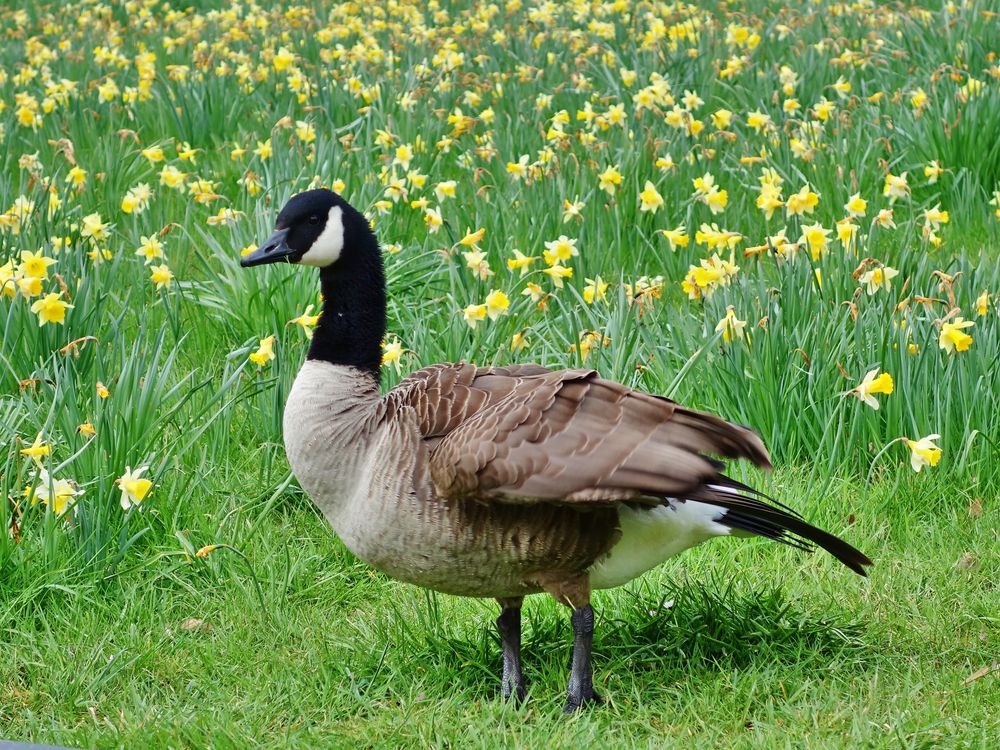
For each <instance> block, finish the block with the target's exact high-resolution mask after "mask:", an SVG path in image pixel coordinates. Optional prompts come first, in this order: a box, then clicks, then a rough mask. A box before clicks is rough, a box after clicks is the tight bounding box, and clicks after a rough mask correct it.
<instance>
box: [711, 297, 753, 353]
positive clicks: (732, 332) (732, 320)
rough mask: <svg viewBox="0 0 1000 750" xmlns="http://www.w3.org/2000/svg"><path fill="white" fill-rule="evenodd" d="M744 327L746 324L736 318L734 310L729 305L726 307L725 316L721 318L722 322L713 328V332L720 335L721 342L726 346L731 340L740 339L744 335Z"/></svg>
mask: <svg viewBox="0 0 1000 750" xmlns="http://www.w3.org/2000/svg"><path fill="white" fill-rule="evenodd" d="M746 326H747V322H746V321H745V320H740V319H739V318H737V317H736V310H735V308H734V307H733V306H732V305H729V306H728V307H726V314H725V316H723V318H722V320H720V321H719V323H718V325H716V326H715V332H716V333H722V340H723V342H724V343H726V344H728V343H729V342H731V341H732V340H733V339H742V338H743V337H744V335H745V334H744V331H743V329H744V328H746Z"/></svg>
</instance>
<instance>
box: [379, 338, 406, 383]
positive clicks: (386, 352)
mask: <svg viewBox="0 0 1000 750" xmlns="http://www.w3.org/2000/svg"><path fill="white" fill-rule="evenodd" d="M402 357H403V344H402V343H401V342H400V340H399V339H393V340H392V341H383V342H382V367H385V366H386V365H392V366H393V367H395V368H396V374H397V375H399V374H400V373H402V371H403V365H402V361H401V360H402Z"/></svg>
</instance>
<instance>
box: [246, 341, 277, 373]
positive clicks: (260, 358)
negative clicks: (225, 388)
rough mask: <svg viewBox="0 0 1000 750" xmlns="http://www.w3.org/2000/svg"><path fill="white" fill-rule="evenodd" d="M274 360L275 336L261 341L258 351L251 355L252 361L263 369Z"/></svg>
mask: <svg viewBox="0 0 1000 750" xmlns="http://www.w3.org/2000/svg"><path fill="white" fill-rule="evenodd" d="M272 359H274V336H273V335H271V336H267V337H266V338H262V339H261V340H260V346H258V347H257V351H255V352H251V353H250V361H251V362H253V363H254V364H255V365H257V366H258V367H263V366H264V365H266V364H267V363H268V362H270V361H271V360H272Z"/></svg>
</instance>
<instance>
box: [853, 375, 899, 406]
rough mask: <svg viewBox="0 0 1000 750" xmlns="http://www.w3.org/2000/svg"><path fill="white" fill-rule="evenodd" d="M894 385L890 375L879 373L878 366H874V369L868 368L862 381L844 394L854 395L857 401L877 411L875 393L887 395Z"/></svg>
mask: <svg viewBox="0 0 1000 750" xmlns="http://www.w3.org/2000/svg"><path fill="white" fill-rule="evenodd" d="M894 387H895V386H894V384H893V382H892V375H890V374H889V373H887V372H883V373H882V374H881V375H879V368H877V367H876V368H875V369H874V370H870V371H869V372H868V373H867V374H866V375H865V377H864V378H863V379H862V381H861V382H860V383H858V385H857V386H855V387H854V388H852V389H851V390H849V391H848V392H847V394H846V395H849V396H856V397H857V398H858V400H859V401H863V402H864V403H866V404H868V406H870V407H871V408H873V409H875V410H876V411H877V410H878V408H879V403H878V400H877V399H876V398H875V394H876V393H884V394H886V395H889V394H890V393H892V391H893V389H894Z"/></svg>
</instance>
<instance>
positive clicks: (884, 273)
mask: <svg viewBox="0 0 1000 750" xmlns="http://www.w3.org/2000/svg"><path fill="white" fill-rule="evenodd" d="M897 276H899V271H897V270H896V269H895V268H889V266H879V267H878V268H872V269H870V270H868V271H865V272H864V273H863V274H861V276H860V278H858V283H860V284H864V285H866V287H867V289H866V291H867V292H868V294H875V292H877V291H878V290H879V289H891V288H892V280H893V279H894V278H896V277H897Z"/></svg>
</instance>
